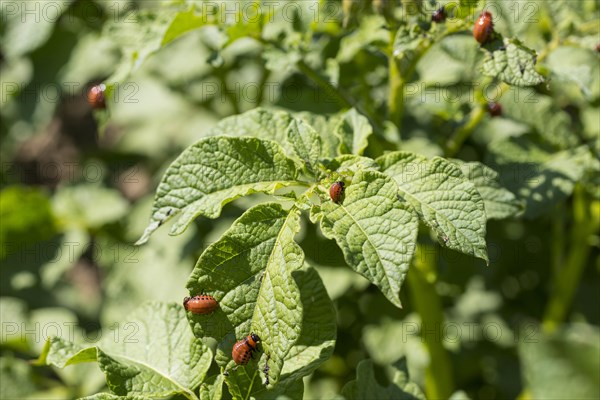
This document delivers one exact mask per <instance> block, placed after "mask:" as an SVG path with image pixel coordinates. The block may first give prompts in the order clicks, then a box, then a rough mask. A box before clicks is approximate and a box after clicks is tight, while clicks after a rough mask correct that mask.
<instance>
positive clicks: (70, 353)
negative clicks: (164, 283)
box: [38, 303, 212, 398]
mask: <svg viewBox="0 0 600 400" xmlns="http://www.w3.org/2000/svg"><path fill="white" fill-rule="evenodd" d="M185 321H186V320H185V312H184V311H183V308H182V307H181V305H179V304H164V303H148V304H146V305H144V306H142V307H140V308H139V309H138V310H136V311H135V312H134V313H132V314H131V316H130V317H129V318H128V321H127V322H126V323H124V324H123V325H122V326H121V327H119V329H118V330H116V331H115V336H111V337H106V338H105V339H103V341H102V342H101V343H100V344H99V345H98V346H90V347H85V346H81V345H77V344H74V343H71V342H68V341H66V340H64V339H61V338H58V337H55V338H50V339H49V340H48V342H47V343H46V347H45V349H44V351H43V352H42V354H41V356H40V358H39V360H38V362H39V363H40V364H52V365H55V366H57V367H59V368H64V367H66V366H68V365H72V364H78V363H81V362H92V361H98V363H99V365H100V368H101V369H102V371H103V372H104V373H105V375H106V379H107V382H108V386H109V388H110V389H111V390H112V391H113V393H115V394H117V395H120V396H126V395H143V396H156V397H161V396H169V395H173V394H177V393H182V394H184V395H185V396H187V397H188V398H195V397H196V396H195V395H194V394H193V393H192V390H193V389H194V388H196V387H198V386H199V385H200V383H201V382H202V380H203V379H204V375H205V374H206V371H207V370H208V367H209V366H210V362H211V358H212V356H211V352H210V350H209V349H208V348H207V347H206V346H204V345H203V344H202V342H201V341H200V340H198V339H196V338H194V336H193V334H192V332H191V331H190V330H189V328H188V326H187V324H186V323H185ZM115 339H117V340H115Z"/></svg>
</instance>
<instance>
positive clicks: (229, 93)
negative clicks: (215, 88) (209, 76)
mask: <svg viewBox="0 0 600 400" xmlns="http://www.w3.org/2000/svg"><path fill="white" fill-rule="evenodd" d="M217 76H218V78H219V81H220V82H221V86H222V87H223V90H225V96H227V98H228V99H229V101H230V102H231V106H232V107H233V113H234V114H239V113H240V112H241V110H240V105H239V103H238V101H237V98H236V96H235V94H234V93H233V92H232V91H231V90H229V85H228V84H227V78H226V76H225V72H224V71H222V72H219V73H217Z"/></svg>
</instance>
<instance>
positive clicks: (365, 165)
mask: <svg viewBox="0 0 600 400" xmlns="http://www.w3.org/2000/svg"><path fill="white" fill-rule="evenodd" d="M325 166H326V167H327V168H328V169H329V170H331V171H335V172H338V173H340V174H342V175H343V174H344V173H349V174H350V175H354V173H356V172H357V171H359V170H367V169H370V170H374V171H379V164H377V163H376V162H375V160H373V159H372V158H370V157H362V156H357V155H354V154H342V155H341V156H338V157H336V158H334V159H333V160H331V161H329V162H327V163H326V164H325Z"/></svg>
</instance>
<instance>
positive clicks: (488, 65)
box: [482, 39, 544, 86]
mask: <svg viewBox="0 0 600 400" xmlns="http://www.w3.org/2000/svg"><path fill="white" fill-rule="evenodd" d="M486 52H487V53H486V57H485V60H484V62H483V66H482V68H483V74H484V75H487V76H491V77H494V78H498V79H500V80H502V81H504V82H506V83H508V84H509V85H515V86H535V85H538V84H540V83H542V82H544V77H543V76H541V75H540V74H538V73H537V71H536V70H535V64H536V60H537V56H536V54H535V51H533V50H531V49H529V48H527V47H525V46H524V45H523V44H522V43H521V42H520V41H519V40H518V39H505V40H504V47H503V48H501V49H498V50H494V51H488V50H486Z"/></svg>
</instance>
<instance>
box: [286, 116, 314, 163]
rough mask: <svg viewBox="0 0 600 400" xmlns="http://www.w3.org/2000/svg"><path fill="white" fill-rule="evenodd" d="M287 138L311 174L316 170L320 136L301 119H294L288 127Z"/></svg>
mask: <svg viewBox="0 0 600 400" xmlns="http://www.w3.org/2000/svg"><path fill="white" fill-rule="evenodd" d="M288 140H289V141H290V143H291V144H292V146H294V150H295V151H296V154H298V156H299V157H300V158H301V159H302V160H303V161H304V165H305V166H306V168H307V169H308V171H310V172H311V173H312V174H314V173H315V171H316V170H317V163H318V162H319V158H320V156H321V138H320V136H319V134H318V133H317V132H316V131H315V130H314V129H313V127H312V126H310V125H309V124H308V123H306V122H304V120H302V119H294V120H292V122H291V123H290V126H289V128H288Z"/></svg>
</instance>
